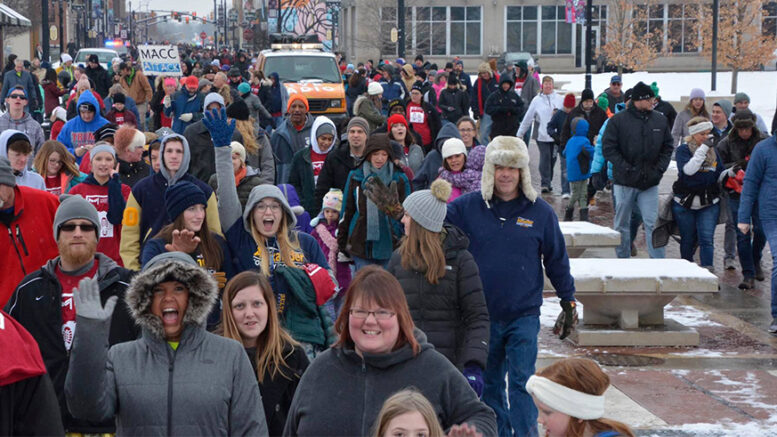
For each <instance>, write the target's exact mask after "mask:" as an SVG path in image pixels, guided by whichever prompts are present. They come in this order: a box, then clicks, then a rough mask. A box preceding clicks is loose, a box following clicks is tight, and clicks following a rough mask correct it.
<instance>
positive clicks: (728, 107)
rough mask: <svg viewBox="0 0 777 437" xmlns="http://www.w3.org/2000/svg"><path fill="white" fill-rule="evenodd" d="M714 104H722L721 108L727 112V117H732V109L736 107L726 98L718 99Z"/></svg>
mask: <svg viewBox="0 0 777 437" xmlns="http://www.w3.org/2000/svg"><path fill="white" fill-rule="evenodd" d="M712 106H720V109H722V110H723V113H724V114H726V117H731V111H732V110H733V109H734V105H732V104H731V102H729V101H728V100H725V99H720V100H718V101H717V102H715V103H713V104H712Z"/></svg>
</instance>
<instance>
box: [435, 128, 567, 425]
mask: <svg viewBox="0 0 777 437" xmlns="http://www.w3.org/2000/svg"><path fill="white" fill-rule="evenodd" d="M446 221H448V222H449V223H451V224H454V225H456V226H458V227H459V228H461V229H462V230H463V231H464V232H465V233H466V234H467V236H468V237H469V239H470V246H469V251H470V252H471V253H472V255H473V256H474V258H475V262H476V263H477V264H478V268H479V269H480V277H481V279H482V280H483V291H484V292H485V295H486V304H487V306H488V312H489V315H490V317H491V344H490V345H489V351H488V360H487V362H486V371H485V374H484V375H483V382H484V383H485V389H484V391H483V401H484V402H485V403H486V404H488V406H490V407H491V408H493V409H494V412H495V413H496V418H497V424H498V426H499V435H500V436H513V435H515V436H526V435H535V436H536V435H537V429H536V425H537V409H536V407H535V406H534V402H533V401H532V397H531V396H530V395H529V394H528V393H527V392H526V387H525V386H526V380H527V379H528V378H529V376H531V375H532V374H534V363H535V361H536V359H537V335H538V333H539V330H540V318H539V316H540V306H542V290H543V285H544V282H545V280H544V275H543V266H544V267H545V273H546V274H547V276H548V278H549V279H550V281H551V283H552V284H553V287H554V288H555V289H556V294H557V295H558V296H559V298H561V307H562V309H563V312H562V314H561V315H559V320H558V321H557V322H556V328H554V332H555V333H557V334H558V333H560V334H561V338H562V339H563V338H566V336H567V335H569V333H570V331H571V329H572V327H573V324H574V319H575V316H576V310H575V283H574V280H573V279H572V276H571V275H570V273H569V259H568V257H567V250H566V246H565V245H564V236H563V235H562V234H561V229H560V228H559V225H558V218H557V217H556V214H555V213H554V212H553V208H551V207H550V205H548V204H547V203H545V201H543V200H542V199H540V198H538V197H537V193H536V191H534V188H532V185H531V176H530V173H529V152H528V149H527V148H526V145H525V144H524V142H523V141H522V140H520V139H518V138H515V137H508V136H499V137H496V138H494V140H493V141H491V143H490V144H489V145H488V148H487V149H486V157H485V164H484V166H483V178H482V184H481V190H480V192H472V193H467V194H465V195H463V196H461V197H459V198H457V199H456V200H454V201H453V202H451V203H450V204H449V205H448V214H447V217H446ZM516 273H517V274H518V277H516ZM505 375H508V376H509V381H508V384H509V387H507V394H508V396H509V397H510V407H509V410H508V406H507V399H506V396H505Z"/></svg>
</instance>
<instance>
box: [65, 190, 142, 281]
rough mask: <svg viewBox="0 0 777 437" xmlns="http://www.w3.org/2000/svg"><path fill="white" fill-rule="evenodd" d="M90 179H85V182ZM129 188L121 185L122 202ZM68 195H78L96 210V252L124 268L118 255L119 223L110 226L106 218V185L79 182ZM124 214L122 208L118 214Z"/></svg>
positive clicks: (128, 193) (125, 198)
mask: <svg viewBox="0 0 777 437" xmlns="http://www.w3.org/2000/svg"><path fill="white" fill-rule="evenodd" d="M90 179H91V177H90V178H87V181H89V180H90ZM131 191H132V190H131V188H130V187H129V186H127V185H124V184H121V194H122V196H123V197H124V202H126V201H127V199H128V198H129V195H130V192H131ZM68 194H78V195H79V196H81V197H83V198H84V199H86V200H87V201H88V202H89V203H91V204H92V205H94V207H95V208H96V209H97V215H98V216H99V218H100V241H99V242H98V243H97V251H98V252H100V253H102V254H104V255H105V256H107V257H108V258H110V259H112V260H114V261H116V263H117V264H119V265H120V266H122V267H123V266H124V264H123V263H122V261H121V256H120V255H119V243H120V242H121V223H120V222H119V224H112V223H111V222H110V220H108V219H109V217H108V209H109V208H108V184H106V185H93V184H90V183H88V182H81V183H80V184H78V185H76V186H75V187H73V188H71V189H70V191H69V192H68ZM123 213H124V208H122V211H121V212H120V213H119V216H121V215H122V214H123Z"/></svg>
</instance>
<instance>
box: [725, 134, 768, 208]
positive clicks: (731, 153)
mask: <svg viewBox="0 0 777 437" xmlns="http://www.w3.org/2000/svg"><path fill="white" fill-rule="evenodd" d="M765 138H766V136H765V135H764V134H762V133H761V132H759V131H758V129H757V128H755V127H754V128H753V135H751V136H750V139H748V140H743V139H742V138H740V137H739V135H738V134H737V130H736V129H732V130H731V132H729V134H728V135H727V136H726V138H723V139H722V140H720V142H718V145H717V149H718V155H720V161H721V162H722V163H723V168H730V167H733V166H735V165H736V166H738V167H739V168H740V169H742V170H745V172H747V162H748V160H749V159H750V155H751V154H752V153H753V149H754V148H755V145H756V144H758V143H759V142H761V141H762V140H764V139H765ZM724 184H725V182H724ZM725 190H726V192H727V193H728V195H729V196H730V197H732V198H734V199H739V193H737V192H736V191H734V190H730V189H725Z"/></svg>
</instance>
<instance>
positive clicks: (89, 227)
mask: <svg viewBox="0 0 777 437" xmlns="http://www.w3.org/2000/svg"><path fill="white" fill-rule="evenodd" d="M76 228H78V229H80V230H81V231H82V232H93V231H94V230H95V229H97V226H95V225H93V224H91V223H82V224H78V225H74V224H67V225H62V226H60V227H59V229H60V230H61V231H65V232H73V231H75V230H76Z"/></svg>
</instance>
